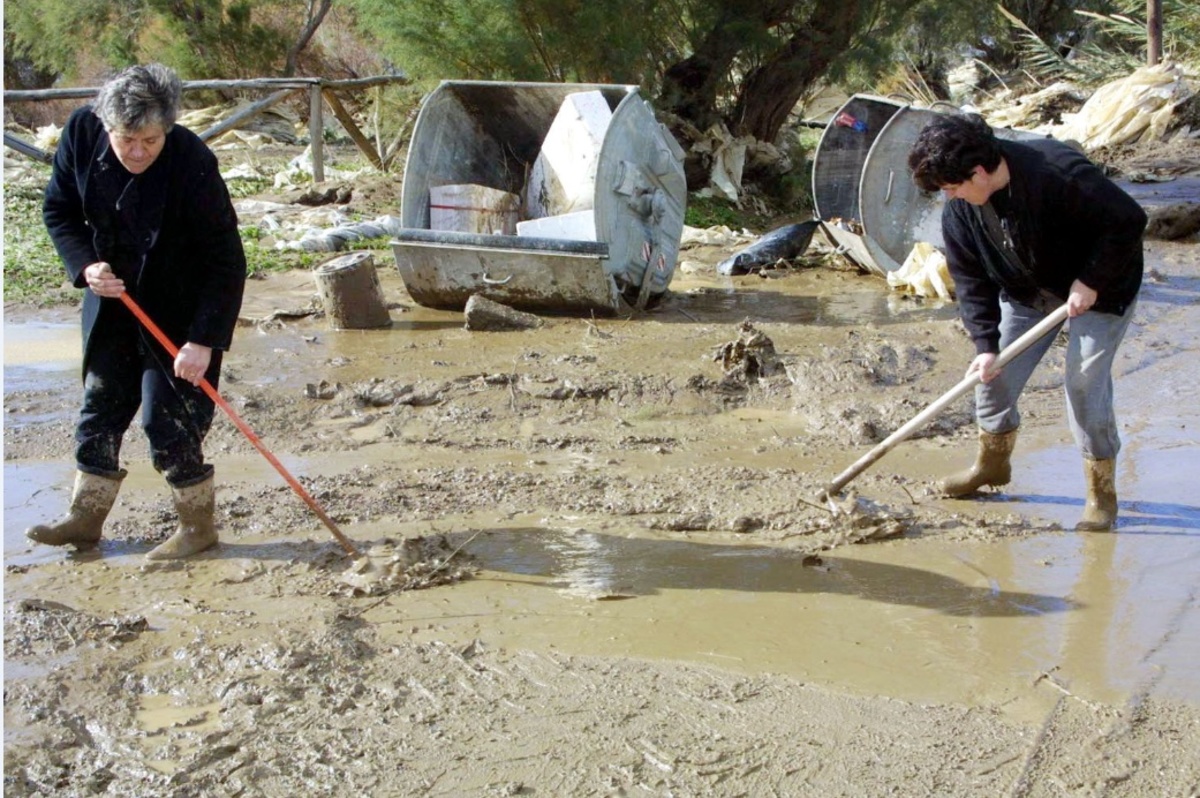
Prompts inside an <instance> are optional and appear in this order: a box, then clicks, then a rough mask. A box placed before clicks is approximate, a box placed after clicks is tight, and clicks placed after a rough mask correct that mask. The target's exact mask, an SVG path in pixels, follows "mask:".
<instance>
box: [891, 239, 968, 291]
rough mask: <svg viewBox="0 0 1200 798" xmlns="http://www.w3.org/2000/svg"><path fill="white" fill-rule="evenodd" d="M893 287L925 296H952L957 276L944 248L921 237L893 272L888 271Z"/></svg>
mask: <svg viewBox="0 0 1200 798" xmlns="http://www.w3.org/2000/svg"><path fill="white" fill-rule="evenodd" d="M887 281H888V285H889V286H891V287H892V288H894V289H896V290H899V291H903V292H906V293H910V294H915V295H916V296H919V297H924V298H933V297H936V298H939V299H951V298H952V297H953V296H954V279H953V278H952V277H951V276H950V267H949V265H948V264H947V263H946V256H945V255H943V254H942V251H941V250H939V249H938V248H937V247H935V246H934V245H933V244H930V243H928V242H926V241H918V242H917V243H916V244H914V245H913V248H912V251H911V252H909V253H908V257H907V258H905V259H904V263H903V264H902V265H901V266H900V268H899V269H897V270H896V271H894V272H888V275H887Z"/></svg>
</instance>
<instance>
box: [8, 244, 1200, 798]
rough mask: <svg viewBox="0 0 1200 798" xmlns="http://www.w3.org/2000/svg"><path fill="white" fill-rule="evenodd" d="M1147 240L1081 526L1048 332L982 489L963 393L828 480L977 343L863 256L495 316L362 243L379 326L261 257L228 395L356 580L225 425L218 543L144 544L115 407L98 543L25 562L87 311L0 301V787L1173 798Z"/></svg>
mask: <svg viewBox="0 0 1200 798" xmlns="http://www.w3.org/2000/svg"><path fill="white" fill-rule="evenodd" d="M1148 246H1149V249H1148V253H1149V254H1148V268H1149V271H1148V279H1147V282H1146V287H1145V290H1144V293H1143V297H1142V300H1141V304H1140V306H1139V309H1138V317H1137V319H1136V320H1135V322H1134V325H1133V328H1132V329H1131V333H1130V336H1129V338H1128V339H1127V343H1126V345H1125V347H1124V349H1123V351H1122V353H1121V355H1120V357H1119V359H1118V365H1117V369H1116V373H1117V394H1118V413H1119V415H1120V418H1121V421H1122V429H1123V435H1124V439H1125V450H1124V452H1123V454H1122V459H1121V464H1120V470H1119V480H1118V487H1119V491H1120V498H1121V511H1122V519H1121V523H1120V527H1119V529H1118V530H1117V532H1116V533H1115V534H1105V535H1080V534H1077V533H1075V532H1073V531H1068V530H1070V529H1071V526H1072V524H1073V523H1074V520H1075V517H1076V516H1077V515H1078V513H1079V511H1080V509H1081V506H1082V495H1083V477H1082V472H1081V468H1080V465H1079V462H1078V457H1077V455H1076V454H1075V453H1074V451H1073V446H1072V445H1071V442H1070V438H1069V433H1068V431H1067V429H1066V424H1065V420H1064V418H1063V407H1062V401H1063V400H1062V396H1061V390H1060V385H1061V363H1062V358H1061V354H1060V350H1058V349H1057V348H1056V349H1055V350H1052V353H1051V355H1050V356H1049V357H1048V358H1047V360H1046V362H1045V364H1044V366H1043V367H1042V368H1041V369H1040V370H1039V371H1038V372H1037V373H1036V375H1035V377H1034V381H1033V384H1032V385H1031V387H1030V390H1029V391H1028V392H1027V394H1026V397H1025V399H1024V400H1023V404H1022V410H1023V415H1024V419H1025V421H1024V428H1023V430H1022V438H1021V442H1020V444H1019V447H1018V451H1017V454H1016V456H1015V468H1014V472H1015V473H1014V482H1013V484H1012V485H1011V486H1010V488H1009V489H1008V490H1007V491H1006V492H1005V493H1003V494H997V495H995V496H993V497H988V498H986V499H984V500H981V501H974V502H964V501H950V500H942V499H938V498H936V497H934V496H933V495H932V494H931V492H930V486H931V484H932V481H933V479H934V478H935V477H936V476H937V475H938V474H940V473H941V472H942V471H943V470H945V469H947V468H949V467H952V466H954V465H957V464H958V463H960V462H962V461H965V460H966V459H968V458H969V457H970V455H971V453H972V451H973V449H972V447H973V423H972V415H971V406H970V403H969V399H964V400H962V401H961V402H959V403H958V404H956V405H955V406H953V407H951V408H950V409H949V410H947V411H946V412H945V413H944V414H942V415H941V416H940V417H939V418H938V419H937V420H935V421H934V422H933V423H931V424H930V425H929V426H928V427H927V428H926V429H924V430H922V431H921V432H920V433H918V434H917V435H916V436H915V437H914V438H913V439H912V440H910V441H908V442H906V443H904V444H902V445H901V446H900V447H898V448H897V449H896V450H895V451H893V452H891V453H889V454H888V455H887V456H886V457H885V458H884V459H882V460H881V461H880V462H879V463H877V464H876V465H875V466H874V467H872V468H871V469H870V470H869V471H867V472H866V473H865V474H863V475H862V476H860V477H859V478H858V479H856V480H855V481H854V483H853V484H852V486H851V487H852V488H854V490H855V494H852V495H849V496H848V497H846V498H845V500H844V501H843V502H842V505H841V506H840V507H838V506H830V505H828V504H826V503H824V502H822V501H820V500H818V498H817V497H818V494H819V492H820V488H821V486H822V485H824V484H825V483H826V482H828V481H829V480H830V479H831V478H832V477H833V476H835V475H836V474H838V473H839V472H841V471H842V470H843V469H844V468H845V467H847V466H848V465H849V464H851V463H852V462H853V461H854V460H855V459H857V458H858V457H859V456H860V455H861V454H862V453H863V452H865V451H867V450H868V449H869V448H870V446H871V445H873V444H874V443H877V442H878V441H879V440H881V439H882V438H884V437H885V436H886V435H887V434H888V433H889V432H891V431H892V430H894V429H895V428H897V427H899V426H900V425H901V424H903V423H904V422H905V421H907V420H908V419H909V418H911V417H912V416H914V415H915V414H916V413H917V412H919V411H920V410H921V409H922V408H924V407H925V406H926V405H928V404H929V403H930V402H931V401H933V400H934V399H936V398H937V397H939V396H940V395H941V394H942V393H943V392H945V391H946V390H948V389H949V388H950V387H952V386H953V385H954V384H955V383H956V382H957V381H958V380H959V379H960V378H961V374H962V370H963V369H964V367H965V366H966V363H967V361H968V359H969V357H970V347H969V344H968V342H967V339H966V338H965V335H964V333H963V332H962V329H961V326H960V325H959V323H958V322H957V320H956V317H955V311H954V308H953V307H952V306H947V305H941V304H938V303H936V302H923V301H919V300H913V299H905V298H902V297H900V296H899V295H896V294H893V293H889V291H888V289H887V287H886V284H885V283H884V282H883V281H882V280H880V279H879V278H876V277H870V276H865V275H860V274H858V273H856V272H854V271H850V270H844V269H835V268H829V267H828V266H814V267H811V268H805V269H795V270H786V271H778V272H769V273H767V274H766V275H765V276H747V277H735V278H724V277H718V276H716V275H715V273H714V272H713V271H712V270H707V269H705V268H700V269H698V270H696V273H691V274H683V273H680V274H678V275H677V277H676V281H675V283H674V284H673V286H672V293H671V294H670V295H669V297H668V298H667V300H666V301H665V302H664V303H663V304H662V305H661V306H660V307H658V308H656V309H655V310H653V311H651V312H648V313H646V314H643V315H638V316H633V317H621V318H616V319H586V320H585V319H577V318H551V319H548V320H547V322H548V323H547V324H546V325H545V326H544V327H542V328H540V329H537V330H530V331H524V332H510V333H479V332H469V331H467V330H465V329H464V327H463V319H462V316H461V314H456V313H450V312H441V311H432V310H429V309H425V308H421V307H419V306H416V305H414V304H413V303H412V302H411V300H410V299H409V298H408V296H407V295H406V293H405V292H404V287H403V284H402V283H401V281H400V280H399V277H398V276H397V274H396V271H395V268H394V266H393V265H392V264H391V263H390V260H389V259H385V258H384V257H383V256H382V255H381V256H380V257H379V258H378V259H377V268H378V271H379V274H380V276H381V278H382V281H383V286H384V289H385V295H386V297H387V299H388V301H389V302H391V303H393V307H392V311H391V313H392V319H393V325H392V327H391V328H389V329H384V330H372V331H341V332H336V331H332V330H330V329H329V327H328V325H327V324H326V322H325V320H324V319H323V318H321V317H320V316H319V315H309V314H308V311H309V310H310V309H311V308H312V307H314V304H313V302H314V296H315V289H314V284H313V281H312V278H311V276H310V275H309V274H307V273H299V272H294V273H289V274H285V275H282V276H272V277H270V278H268V279H265V280H255V281H252V282H251V283H250V284H249V286H248V296H247V301H246V304H245V306H244V308H243V320H244V324H243V326H241V327H240V328H239V330H238V333H237V337H236V339H235V345H234V349H233V351H232V352H231V353H230V354H229V356H228V358H227V360H226V364H227V366H226V371H225V377H224V380H223V383H222V394H223V395H224V396H225V397H226V398H227V399H228V400H229V401H230V402H231V403H232V405H233V406H234V407H235V408H236V410H237V411H238V413H239V414H241V415H242V417H243V418H244V419H245V420H246V422H247V423H248V424H249V425H250V427H251V428H253V429H254V430H255V431H256V432H257V433H258V435H259V436H260V437H261V438H262V440H263V442H264V443H265V445H266V446H267V447H269V448H270V449H271V450H272V451H273V452H274V453H275V454H276V455H278V456H279V457H280V459H281V460H282V461H283V462H284V464H285V465H286V466H287V468H288V469H289V470H290V471H291V472H292V473H294V474H296V475H297V476H298V477H299V478H300V480H301V481H302V482H303V483H304V485H305V486H306V488H307V489H308V490H309V491H310V492H311V494H312V495H313V496H314V497H315V498H316V500H317V501H318V502H319V503H320V504H321V506H322V507H323V508H324V509H325V510H326V511H327V512H328V513H329V514H330V515H331V516H332V518H333V519H334V521H335V522H336V524H337V525H338V527H339V528H340V529H341V530H342V531H343V532H345V533H346V534H347V535H348V536H349V538H350V539H351V540H352V541H354V543H355V545H356V546H358V547H360V548H361V549H362V550H363V551H365V552H368V553H370V554H371V555H372V557H373V558H374V561H375V562H377V563H380V564H386V565H388V566H389V567H391V568H392V573H393V574H394V575H395V576H396V578H394V579H392V580H391V581H390V582H388V583H387V584H386V585H384V586H383V588H382V589H381V588H380V585H379V584H377V583H376V584H373V585H368V587H370V588H372V589H371V590H367V591H364V590H362V589H360V588H356V587H355V586H354V584H353V581H354V580H353V579H351V578H348V571H349V570H350V562H349V560H348V558H347V557H346V556H345V553H344V552H343V551H342V549H341V548H340V547H339V546H338V544H337V543H336V541H335V540H334V539H333V537H332V535H331V534H330V533H329V531H328V530H327V529H326V528H325V527H324V526H323V525H322V524H321V522H320V521H319V520H318V519H317V517H316V516H315V515H314V514H313V513H312V511H311V510H310V509H309V508H308V507H307V506H306V505H305V504H304V503H303V502H302V501H301V500H300V499H299V498H298V497H297V496H296V494H295V493H293V492H292V491H291V490H290V489H289V488H288V487H287V485H286V484H285V483H284V482H283V480H282V479H281V478H280V477H279V475H278V474H276V473H275V471H274V470H272V469H271V467H270V466H269V465H268V464H267V462H266V461H265V460H264V459H263V458H262V457H261V456H260V455H259V453H258V452H256V451H255V450H254V449H253V447H252V446H251V445H250V444H249V443H248V442H247V441H246V439H245V438H244V436H243V435H242V434H241V433H240V432H239V431H238V430H237V429H236V428H235V427H234V425H233V424H232V423H230V422H229V421H228V420H226V419H224V418H218V421H217V423H216V425H215V427H214V429H213V432H212V434H211V435H210V438H209V442H208V447H207V448H208V452H209V455H210V458H211V459H212V460H213V462H214V463H215V464H216V468H217V480H218V485H219V490H218V497H217V500H218V507H217V514H218V521H219V525H220V529H221V535H222V543H221V545H220V546H219V547H218V548H217V549H216V550H214V551H212V552H209V553H206V554H204V555H201V556H199V557H197V558H195V559H193V560H189V561H186V562H182V563H174V564H165V565H154V566H150V565H147V564H146V563H145V562H144V561H143V559H142V555H143V554H144V553H145V552H146V551H147V550H148V549H149V548H150V547H151V546H152V545H154V543H155V542H156V541H157V540H159V539H161V538H162V537H164V536H166V535H167V534H169V532H170V530H171V528H172V523H173V518H172V513H171V509H170V504H169V501H168V494H167V491H166V488H165V486H164V485H163V483H162V482H161V479H160V478H159V477H158V476H157V475H156V474H154V472H153V470H152V469H151V468H150V466H149V463H148V459H147V455H146V450H145V441H144V438H142V436H141V434H140V432H138V431H137V430H136V429H135V430H134V431H133V432H132V433H131V434H130V435H129V436H128V438H127V441H126V446H125V451H124V453H123V460H124V461H126V463H127V467H128V468H129V470H130V476H129V478H128V479H127V480H126V482H125V484H124V487H123V490H122V493H121V497H120V499H119V503H118V506H117V507H116V509H115V510H114V512H113V515H112V517H111V519H110V522H109V525H108V527H107V532H106V539H105V540H104V542H103V543H102V545H101V546H100V547H99V549H98V550H97V551H95V552H91V553H84V554H70V553H67V552H64V551H61V550H55V549H49V548H44V547H38V548H34V547H31V546H29V545H27V543H26V542H25V541H24V538H23V537H22V532H23V529H24V528H25V526H27V525H28V524H30V523H33V522H35V521H37V520H41V519H43V518H45V517H47V516H52V515H54V514H56V513H57V512H58V511H59V510H61V508H62V506H63V504H64V502H65V500H66V498H67V491H68V489H69V484H70V478H71V450H72V440H71V430H72V424H73V421H74V413H75V409H76V403H77V401H78V394H79V387H78V352H77V350H78V333H77V332H76V330H75V321H76V320H75V318H74V317H73V315H72V313H70V312H65V311H35V310H32V309H29V308H19V307H8V308H6V313H5V340H4V346H5V362H4V454H5V477H4V561H5V574H4V598H5V619H4V653H5V657H4V659H5V674H4V679H5V681H4V685H5V710H4V735H5V742H4V750H5V765H4V771H5V774H4V775H5V787H4V793H5V795H12V796H32V795H45V796H50V795H54V796H83V795H117V794H120V795H124V796H127V797H128V796H164V795H171V796H211V795H231V796H232V795H238V796H294V795H312V796H316V795H339V796H344V795H372V796H393V795H394V796H408V795H447V796H450V795H454V796H458V795H541V796H567V795H571V796H576V795H578V796H584V795H596V796H635V795H676V796H683V795H692V796H726V795H728V796H734V795H752V796H765V795H780V796H837V795H844V796H863V795H939V796H996V795H1006V796H1059V795H1066V796H1147V797H1149V796H1155V797H1157V796H1192V797H1193V798H1194V796H1197V795H1200V756H1198V755H1197V753H1196V752H1197V751H1200V677H1198V676H1197V673H1198V671H1197V666H1196V663H1197V662H1200V501H1198V500H1197V499H1196V498H1195V497H1196V493H1195V486H1196V478H1195V465H1194V463H1195V457H1196V451H1197V447H1198V442H1200V441H1198V437H1197V436H1198V435H1200V433H1198V430H1200V409H1198V407H1197V404H1196V396H1197V393H1198V392H1200V358H1197V354H1198V353H1200V303H1198V302H1197V300H1198V299H1200V258H1197V256H1196V248H1195V243H1194V241H1191V240H1189V241H1183V242H1174V243H1169V242H1161V241H1155V242H1149V244H1148ZM729 254H730V252H729V251H728V250H722V249H719V248H712V247H710V248H698V249H691V250H688V251H685V253H684V258H686V259H688V260H690V261H692V262H693V263H696V264H701V266H703V265H705V264H707V265H712V264H715V263H716V262H718V261H719V260H721V259H722V258H724V257H727V256H728V255H729ZM689 271H692V270H689ZM746 323H748V325H749V326H746ZM756 332H757V333H759V334H760V335H761V337H759V338H754V339H753V342H754V343H755V345H752V346H746V345H745V344H747V343H748V342H751V337H752V336H753V335H754V333H756ZM764 337H765V339H766V342H764V341H763V338H764ZM768 343H769V345H768ZM739 344H740V345H739ZM764 375H765V376H764Z"/></svg>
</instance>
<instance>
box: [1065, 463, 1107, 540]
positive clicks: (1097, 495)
mask: <svg viewBox="0 0 1200 798" xmlns="http://www.w3.org/2000/svg"><path fill="white" fill-rule="evenodd" d="M1083 475H1084V477H1086V478H1087V504H1085V505H1084V507H1083V516H1082V517H1081V518H1080V519H1079V523H1078V524H1076V525H1075V529H1077V530H1079V531H1080V532H1107V531H1109V530H1110V529H1112V528H1113V525H1114V524H1116V523H1117V479H1116V477H1117V461H1116V459H1115V458H1109V459H1108V460H1089V459H1088V458H1086V457H1085V458H1083Z"/></svg>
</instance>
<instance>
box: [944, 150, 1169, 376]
mask: <svg viewBox="0 0 1200 798" xmlns="http://www.w3.org/2000/svg"><path fill="white" fill-rule="evenodd" d="M1000 148H1001V150H1002V152H1003V155H1004V160H1005V162H1006V163H1007V164H1008V170H1009V175H1010V177H1011V180H1010V182H1009V185H1008V187H1007V190H1005V189H1001V190H1000V192H997V194H1001V193H1003V195H1004V196H1003V200H1005V201H1004V202H1003V203H1000V202H999V200H1000V199H1001V198H999V197H997V198H996V200H997V201H996V202H994V203H993V207H997V206H1000V209H1001V210H1002V211H1003V213H1002V216H1003V217H1004V222H1005V224H1004V227H1005V228H1006V229H1007V233H1008V238H1009V241H1010V243H1011V248H1012V250H1013V253H1014V254H1015V255H1016V256H1017V258H1018V259H1019V261H1020V263H1021V264H1022V266H1023V269H1016V268H1014V267H1013V266H1012V265H1011V261H1010V260H1008V259H1006V258H1005V256H1004V254H1003V253H1002V252H1001V251H1000V247H1001V246H1004V244H1003V243H1001V242H998V241H996V240H995V237H994V236H992V235H989V233H988V231H987V228H986V224H985V221H984V209H983V208H981V207H980V206H975V205H972V204H971V203H969V202H966V201H965V200H961V199H954V200H950V201H949V202H947V203H946V205H945V208H944V209H943V210H942V235H943V239H944V241H945V246H946V260H947V262H948V265H949V268H950V274H951V276H952V277H953V278H954V287H955V293H956V294H957V296H958V305H959V309H960V312H961V314H962V319H963V324H964V326H965V327H966V328H967V332H968V333H969V334H970V336H971V338H972V339H974V341H975V349H976V353H977V354H983V353H985V352H991V353H995V352H998V351H999V347H1000V343H999V342H1000V332H999V324H1000V304H999V297H1000V294H1001V292H1002V291H1003V292H1005V293H1006V294H1007V295H1008V296H1010V297H1011V298H1012V299H1014V300H1016V301H1018V302H1023V303H1029V302H1032V301H1035V300H1036V299H1037V297H1038V295H1039V293H1040V292H1041V291H1047V292H1049V293H1051V294H1053V295H1054V296H1056V297H1058V299H1060V300H1062V301H1064V302H1065V301H1066V299H1067V294H1068V293H1069V292H1070V287H1071V283H1073V282H1074V281H1075V280H1077V279H1078V280H1080V281H1082V282H1083V283H1084V284H1085V285H1087V286H1088V287H1089V288H1092V289H1093V290H1095V291H1096V292H1097V298H1096V303H1095V305H1093V306H1092V309H1093V310H1095V311H1097V312H1100V313H1113V314H1117V315H1121V314H1124V313H1125V311H1126V310H1127V309H1128V307H1129V305H1130V303H1131V302H1133V300H1134V299H1135V298H1136V297H1137V293H1138V290H1139V289H1140V288H1141V284H1142V270H1143V257H1142V232H1143V231H1144V230H1145V227H1146V212H1145V211H1143V210H1142V208H1141V207H1140V206H1139V205H1138V204H1137V202H1135V201H1134V200H1133V198H1132V197H1130V196H1129V195H1128V194H1126V193H1125V192H1124V191H1122V190H1121V188H1120V187H1119V186H1117V185H1116V184H1115V183H1113V182H1112V181H1111V180H1109V179H1108V178H1107V177H1105V176H1104V173H1103V172H1102V171H1101V170H1100V168H1099V167H1098V166H1096V165H1095V164H1093V163H1092V162H1091V161H1089V160H1088V159H1087V158H1085V157H1084V156H1083V155H1082V154H1080V153H1079V152H1078V151H1076V150H1074V149H1072V148H1071V147H1069V146H1067V145H1066V144H1063V143H1061V142H1058V141H1054V140H1053V139H1044V140H1032V141H1022V142H1013V141H1001V142H1000ZM993 197H995V195H993ZM1004 206H1006V207H1004Z"/></svg>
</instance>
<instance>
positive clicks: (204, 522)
mask: <svg viewBox="0 0 1200 798" xmlns="http://www.w3.org/2000/svg"><path fill="white" fill-rule="evenodd" d="M171 492H172V493H173V494H174V495H175V511H176V512H177V513H179V527H178V528H177V529H176V530H175V534H174V535H171V537H169V538H167V539H166V540H164V541H163V542H162V543H160V544H158V545H157V546H155V547H154V548H153V549H151V550H150V551H148V552H147V553H146V559H147V560H178V559H181V558H183V557H190V556H191V555H193V554H196V553H197V552H201V551H204V550H205V549H210V548H212V547H213V546H215V545H217V530H216V527H215V526H214V525H213V510H214V509H215V488H214V487H213V478H212V477H209V478H208V479H206V480H204V481H203V482H201V483H200V484H199V485H190V486H188V487H186V488H176V487H174V486H172V488H171Z"/></svg>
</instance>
